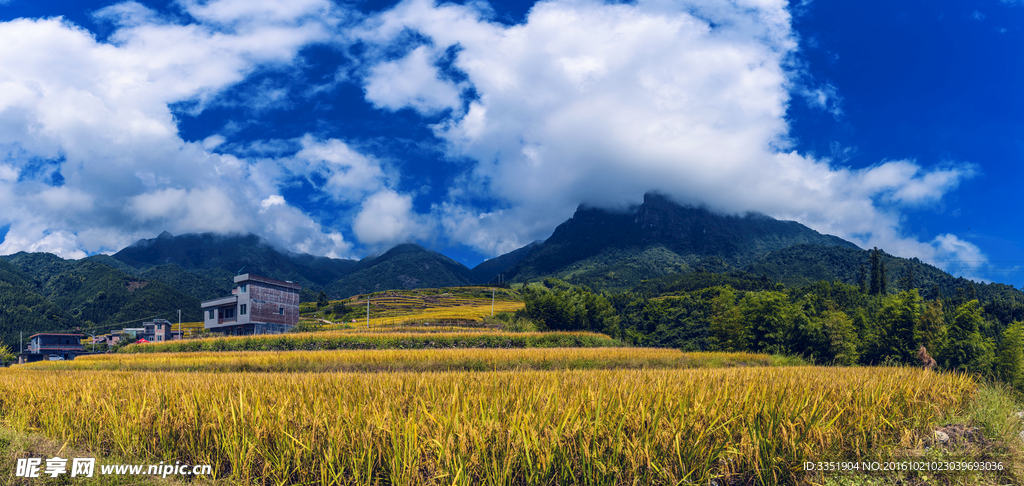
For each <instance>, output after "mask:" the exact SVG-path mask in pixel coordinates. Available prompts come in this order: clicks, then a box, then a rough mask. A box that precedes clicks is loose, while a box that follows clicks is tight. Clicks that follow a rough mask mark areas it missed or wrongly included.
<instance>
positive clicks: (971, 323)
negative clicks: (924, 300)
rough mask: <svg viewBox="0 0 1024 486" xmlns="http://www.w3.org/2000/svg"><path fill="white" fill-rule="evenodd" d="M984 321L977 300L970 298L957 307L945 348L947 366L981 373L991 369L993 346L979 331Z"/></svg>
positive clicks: (944, 358)
mask: <svg viewBox="0 0 1024 486" xmlns="http://www.w3.org/2000/svg"><path fill="white" fill-rule="evenodd" d="M982 322H983V319H982V317H981V305H980V304H979V303H978V301H977V300H969V301H967V302H965V303H963V304H961V305H960V306H959V307H957V308H956V312H955V313H954V317H953V325H952V326H950V329H949V344H948V345H947V346H946V347H945V349H944V350H943V351H944V352H943V357H942V358H943V361H944V363H945V366H946V367H947V368H950V369H954V370H962V371H974V372H980V373H987V372H989V371H990V370H991V363H992V357H993V356H992V347H991V344H990V343H989V342H987V341H986V340H985V339H984V338H983V337H982V336H981V333H980V332H979V329H980V327H981V324H982Z"/></svg>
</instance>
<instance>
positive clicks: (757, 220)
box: [507, 194, 859, 289]
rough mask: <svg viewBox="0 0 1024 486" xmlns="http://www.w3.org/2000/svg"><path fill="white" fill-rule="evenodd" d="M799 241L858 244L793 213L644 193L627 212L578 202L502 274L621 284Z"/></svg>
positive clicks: (719, 265) (721, 263)
mask: <svg viewBox="0 0 1024 486" xmlns="http://www.w3.org/2000/svg"><path fill="white" fill-rule="evenodd" d="M798 244H816V245H823V246H837V247H842V248H849V249H853V250H859V247H858V246H857V245H855V244H853V243H850V242H849V241H846V240H843V239H841V238H838V237H835V236H831V235H823V234H821V233H818V232H817V231H814V230H812V229H810V228H808V227H806V226H804V225H802V224H800V223H797V222H794V221H780V220H776V219H773V218H770V217H768V216H765V215H762V214H756V213H748V214H746V215H743V216H735V215H721V214H717V213H713V212H711V211H710V210H708V209H706V208H702V207H694V206H682V205H679V204H676V203H674V202H672V201H670V200H669V199H667V198H665V197H664V196H660V195H657V194H647V195H645V196H644V203H643V204H642V205H640V206H638V207H636V208H633V209H632V210H630V211H626V212H613V211H607V210H603V209H594V208H588V207H585V206H580V207H579V208H578V209H577V210H576V213H575V214H574V215H573V217H572V218H571V219H569V220H568V221H566V222H564V223H562V224H561V225H559V226H558V228H556V229H555V231H554V233H552V235H551V237H550V238H548V239H547V240H546V241H544V242H543V243H541V244H539V245H536V247H534V248H533V249H531V250H530V251H529V252H528V254H527V255H525V256H524V257H522V258H521V259H520V261H519V262H517V263H515V264H514V265H512V266H510V267H509V268H508V269H507V272H508V276H507V279H508V280H514V281H527V280H535V279H539V278H545V277H552V276H554V277H558V278H562V279H566V280H571V281H573V282H578V283H583V284H586V285H589V286H591V287H595V288H611V289H625V288H630V287H632V286H634V285H636V284H637V283H639V282H640V281H641V280H644V279H647V278H652V277H657V276H661V275H667V274H672V273H679V272H685V271H689V270H695V269H705V270H709V271H726V270H729V269H737V268H742V267H744V266H746V265H749V264H751V263H753V262H754V261H756V260H757V259H758V258H760V257H762V256H764V255H766V254H768V253H770V252H772V251H776V250H780V249H783V248H787V247H790V246H793V245H798Z"/></svg>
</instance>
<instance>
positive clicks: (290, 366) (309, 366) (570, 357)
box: [21, 348, 787, 373]
mask: <svg viewBox="0 0 1024 486" xmlns="http://www.w3.org/2000/svg"><path fill="white" fill-rule="evenodd" d="M784 364H787V363H784V362H782V361H781V360H780V359H779V358H776V357H773V356H770V355H766V354H751V353H683V352H681V351H678V350H675V349H654V348H520V349H482V348H476V349H409V350H396V349H384V350H336V351H285V352H275V351H267V352H248V351H226V352H223V353H207V352H192V353H145V354H100V355H92V356H82V357H79V358H77V359H75V360H73V361H41V362H37V363H30V364H26V365H23V366H21V368H22V369H32V370H106V371H187V372H216V373H228V372H285V373H310V372H340V371H348V372H396V371H418V372H426V371H498V370H563V369H652V368H708V367H730V366H772V365H784Z"/></svg>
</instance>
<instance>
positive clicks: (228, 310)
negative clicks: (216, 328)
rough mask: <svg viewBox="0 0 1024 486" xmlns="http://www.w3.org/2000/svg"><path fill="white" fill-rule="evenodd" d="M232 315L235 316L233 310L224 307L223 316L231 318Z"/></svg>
mask: <svg viewBox="0 0 1024 486" xmlns="http://www.w3.org/2000/svg"><path fill="white" fill-rule="evenodd" d="M232 317H235V310H234V309H231V308H227V309H224V318H225V319H231V318H232Z"/></svg>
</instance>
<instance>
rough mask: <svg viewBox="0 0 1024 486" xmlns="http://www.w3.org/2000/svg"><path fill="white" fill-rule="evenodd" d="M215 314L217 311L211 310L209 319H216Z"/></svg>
mask: <svg viewBox="0 0 1024 486" xmlns="http://www.w3.org/2000/svg"><path fill="white" fill-rule="evenodd" d="M214 312H216V311H215V310H213V309H210V317H209V318H210V319H213V318H214V315H213V313H214Z"/></svg>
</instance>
